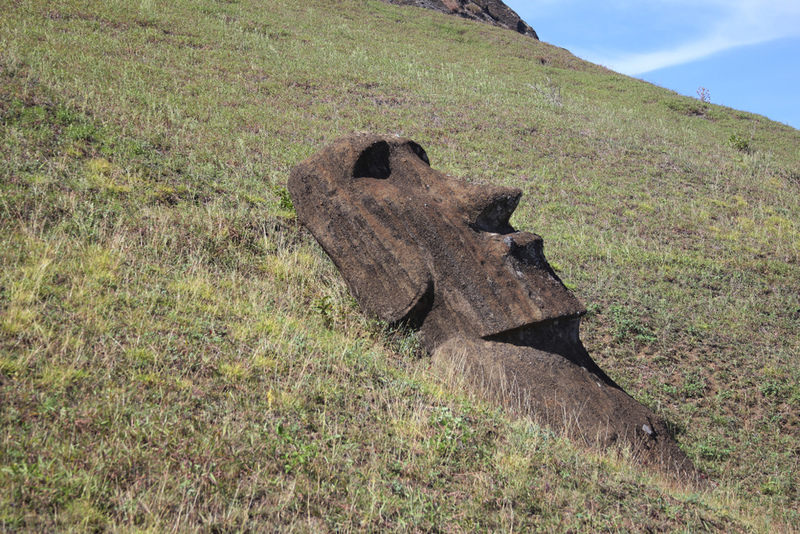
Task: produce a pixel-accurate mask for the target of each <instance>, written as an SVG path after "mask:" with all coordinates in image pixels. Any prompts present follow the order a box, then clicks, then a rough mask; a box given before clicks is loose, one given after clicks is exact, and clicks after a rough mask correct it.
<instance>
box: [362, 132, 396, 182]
mask: <svg viewBox="0 0 800 534" xmlns="http://www.w3.org/2000/svg"><path fill="white" fill-rule="evenodd" d="M389 152H390V150H389V143H387V142H386V141H378V142H377V143H373V144H371V145H370V146H368V147H367V148H366V149H364V151H363V152H362V153H361V155H360V156H358V160H357V161H356V164H355V166H354V167H353V178H377V179H378V180H385V179H386V178H388V177H389V175H390V174H392V167H391V165H390V164H389Z"/></svg>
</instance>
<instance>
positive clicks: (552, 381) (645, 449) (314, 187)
mask: <svg viewBox="0 0 800 534" xmlns="http://www.w3.org/2000/svg"><path fill="white" fill-rule="evenodd" d="M289 192H290V194H291V196H292V200H293V202H294V205H295V208H296V210H297V214H298V217H299V219H300V221H301V222H302V223H303V224H304V225H305V226H306V227H307V228H308V229H309V230H310V231H311V233H312V234H313V235H314V237H315V238H316V240H317V241H318V242H319V243H320V245H321V246H322V247H323V249H324V250H325V251H326V253H327V254H328V255H329V256H330V257H331V259H332V260H333V262H334V263H335V264H336V266H337V267H338V269H339V271H340V272H341V273H342V275H343V276H344V279H345V281H346V282H347V284H348V286H349V288H350V290H351V292H352V293H353V295H354V297H355V298H356V300H357V301H358V303H359V305H360V306H361V307H362V308H363V309H364V310H365V311H367V312H369V313H371V314H374V315H375V316H377V317H379V318H381V319H383V320H385V321H388V322H390V323H400V322H403V323H406V324H409V325H411V326H412V327H415V328H418V329H419V330H420V333H421V337H422V340H423V343H424V345H425V347H426V349H427V350H428V351H429V352H430V353H431V354H432V356H433V360H434V362H435V363H436V364H437V366H438V367H439V368H441V369H443V370H449V372H456V374H457V375H458V376H461V377H462V378H463V379H464V380H465V381H466V382H468V383H470V384H471V385H472V386H473V387H476V388H478V389H480V390H482V391H483V392H484V393H485V394H486V395H488V396H490V397H492V398H496V399H498V400H499V401H500V402H502V403H503V404H505V405H507V406H510V407H512V408H515V409H517V408H518V409H519V410H520V411H521V413H525V414H529V415H531V416H534V417H537V418H539V419H541V420H542V421H544V422H546V423H547V424H550V425H551V426H553V427H558V428H563V429H564V430H565V431H567V432H569V433H570V434H571V435H574V436H577V437H582V438H584V439H586V440H588V441H590V442H595V443H599V444H601V445H603V446H605V445H609V444H612V443H622V444H625V445H628V446H631V447H632V448H633V449H634V451H635V453H636V455H637V456H638V457H640V458H642V459H643V461H646V462H648V463H651V464H654V465H659V466H664V467H666V468H668V469H670V470H675V471H679V472H683V473H690V472H693V467H692V465H691V463H690V462H689V461H688V459H687V458H686V456H685V455H683V453H682V452H681V451H680V449H679V448H678V446H677V444H675V442H674V441H673V440H672V439H671V438H670V437H669V435H668V433H667V429H666V425H665V424H664V422H663V421H662V420H661V419H660V418H658V417H657V416H656V415H655V414H653V413H652V412H650V410H648V409H647V408H646V407H644V406H642V405H641V404H639V403H637V402H636V401H635V400H634V399H633V398H631V397H630V396H628V395H627V394H626V393H625V392H624V391H623V390H622V389H621V388H620V387H619V386H618V385H617V384H616V383H614V381H613V380H611V378H609V377H608V376H607V375H606V374H605V373H604V372H603V371H602V370H601V369H600V368H599V367H598V366H597V364H596V363H595V362H594V361H593V360H592V358H591V357H590V356H589V354H588V352H587V351H586V349H585V348H584V347H583V344H582V343H581V341H580V338H579V325H580V317H581V316H582V315H583V314H584V313H585V308H584V306H583V304H581V303H580V302H579V301H578V300H577V299H576V298H575V297H574V296H573V295H572V293H571V292H570V291H569V290H568V289H567V288H566V287H565V286H564V284H563V283H562V282H561V280H559V278H558V276H556V274H555V273H554V272H553V270H552V269H551V268H550V266H549V264H548V263H547V260H546V259H545V257H544V253H543V247H542V238H541V237H539V236H538V235H535V234H532V233H527V232H517V231H516V230H514V228H512V227H511V225H510V224H509V218H510V217H511V214H512V213H513V211H514V209H515V208H516V207H517V203H518V202H519V199H520V196H521V194H522V192H521V191H520V190H519V189H517V188H513V187H503V186H496V185H479V184H475V183H470V182H466V181H463V180H459V179H456V178H453V177H450V176H447V175H445V174H444V173H442V172H439V171H437V170H435V169H433V168H431V166H430V163H429V160H428V156H427V154H426V153H425V151H424V150H423V149H422V147H420V146H419V145H418V144H417V143H415V142H413V141H411V140H408V139H403V138H400V137H397V136H377V135H371V134H356V135H352V136H349V137H346V138H344V139H340V140H339V141H336V142H335V143H333V144H331V145H329V146H327V147H326V148H324V149H323V150H322V151H320V152H319V153H318V154H316V155H314V156H312V157H310V158H308V159H307V160H305V161H303V162H302V163H300V164H299V165H297V166H296V167H295V168H294V169H293V170H292V172H291V175H290V178H289ZM642 429H649V430H648V431H644V430H642Z"/></svg>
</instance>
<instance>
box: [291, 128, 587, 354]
mask: <svg viewBox="0 0 800 534" xmlns="http://www.w3.org/2000/svg"><path fill="white" fill-rule="evenodd" d="M289 191H290V193H291V195H292V199H293V201H294V203H295V207H296V209H297V213H298V215H299V217H300V220H301V221H302V222H303V224H305V225H306V226H307V227H308V228H309V230H310V231H311V233H312V234H313V235H314V237H316V239H317V241H319V243H320V244H321V245H322V247H323V248H324V249H325V251H326V252H327V253H328V255H329V256H330V257H331V259H333V262H334V263H335V264H336V265H337V267H338V268H339V270H340V271H341V272H342V275H343V276H344V278H345V280H346V281H347V284H348V286H349V287H350V289H351V291H352V293H353V295H354V296H355V298H356V300H357V301H358V302H359V304H360V305H361V306H362V307H363V308H364V309H365V310H367V311H369V312H371V313H373V314H375V315H377V316H378V317H380V318H381V319H383V320H386V321H389V322H399V321H407V322H409V323H411V324H414V325H418V326H419V327H420V328H421V331H422V334H423V339H424V341H425V343H426V345H427V346H428V348H429V349H433V348H435V346H436V345H437V344H438V343H439V342H441V341H443V340H445V339H447V338H448V337H450V336H451V335H453V334H456V333H461V334H465V335H468V336H470V337H487V336H492V335H496V334H499V333H502V332H507V331H511V330H515V329H518V328H522V327H525V326H527V325H530V324H534V323H541V322H544V321H548V320H552V319H556V318H560V317H578V316H579V315H581V314H583V313H584V312H585V309H584V307H583V305H582V304H581V303H580V302H578V300H577V299H576V298H575V297H574V296H573V295H572V294H571V293H570V292H569V291H568V290H567V288H566V287H564V284H562V283H561V281H560V280H559V279H558V277H557V276H556V274H555V273H554V272H553V270H552V269H551V268H550V266H549V265H548V263H547V261H546V260H545V258H544V254H543V252H542V239H541V238H540V237H539V236H537V235H534V234H530V233H525V232H515V231H514V229H513V228H511V226H510V225H509V224H508V220H509V217H511V213H512V212H513V211H514V209H515V208H516V207H517V203H518V202H519V199H520V196H521V195H522V192H521V191H520V190H519V189H516V188H512V187H501V186H489V185H476V184H471V183H468V182H464V181H462V180H457V179H455V178H450V177H448V176H446V175H444V174H443V173H441V172H439V171H436V170H434V169H432V168H431V167H430V165H429V164H428V157H427V155H426V154H425V151H424V150H423V149H422V148H421V147H420V146H419V145H418V144H416V143H414V142H413V141H410V140H407V139H401V138H399V137H378V136H374V135H357V136H352V137H349V138H347V139H344V140H341V141H338V142H336V143H334V144H333V145H332V146H329V147H328V148H326V149H324V150H323V151H322V152H321V153H320V154H319V155H318V156H317V157H315V158H312V159H311V160H307V161H305V162H303V163H301V164H300V165H298V166H297V167H296V168H295V169H294V170H293V171H292V174H291V178H290V181H289Z"/></svg>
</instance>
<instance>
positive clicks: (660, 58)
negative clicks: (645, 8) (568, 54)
mask: <svg viewBox="0 0 800 534" xmlns="http://www.w3.org/2000/svg"><path fill="white" fill-rule="evenodd" d="M658 3H660V4H662V5H663V6H664V8H665V9H673V10H674V9H685V10H686V17H687V20H688V19H689V18H690V17H691V16H692V14H691V11H692V10H693V9H697V8H701V9H706V10H708V9H709V8H711V9H714V10H718V11H719V17H718V18H717V19H716V20H715V21H714V22H713V23H710V24H709V26H708V29H707V31H705V32H704V33H703V35H698V36H696V37H694V38H693V39H691V40H684V41H682V42H677V43H675V44H674V45H673V46H671V47H668V48H664V49H661V50H654V51H649V52H627V51H620V52H616V53H610V54H606V55H604V56H600V55H599V54H597V53H592V52H590V51H588V50H587V51H585V53H581V52H582V51H580V50H574V52H576V53H577V54H578V55H580V56H581V57H583V58H585V59H587V60H589V61H592V62H594V63H599V64H601V65H605V66H607V67H609V68H611V69H613V70H616V71H618V72H622V73H624V74H630V75H639V74H643V73H646V72H650V71H653V70H657V69H661V68H665V67H671V66H675V65H681V64H685V63H689V62H692V61H696V60H698V59H702V58H704V57H708V56H710V55H712V54H715V53H718V52H722V51H724V50H728V49H731V48H734V47H738V46H746V45H752V44H758V43H764V42H767V41H772V40H775V39H781V38H784V37H794V36H800V2H798V1H797V0H776V1H773V2H770V3H769V4H765V3H764V2H763V0H706V1H705V2H703V1H700V0H694V1H687V0H661V1H660V2H658ZM636 5H639V6H641V5H642V4H641V2H640V1H636V0H622V1H620V2H617V3H616V6H617V7H618V8H619V9H635V7H636ZM648 5H649V6H653V4H652V3H649V4H648Z"/></svg>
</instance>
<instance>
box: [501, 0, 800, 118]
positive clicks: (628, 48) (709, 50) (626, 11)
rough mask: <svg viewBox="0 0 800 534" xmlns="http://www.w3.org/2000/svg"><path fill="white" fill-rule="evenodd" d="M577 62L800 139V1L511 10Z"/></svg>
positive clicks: (672, 0)
mask: <svg viewBox="0 0 800 534" xmlns="http://www.w3.org/2000/svg"><path fill="white" fill-rule="evenodd" d="M504 1H505V3H506V5H508V6H509V7H510V8H511V9H513V10H514V11H516V12H517V14H519V16H520V17H522V19H523V20H525V22H527V23H528V24H530V25H531V26H532V27H533V29H535V30H536V33H538V34H539V38H540V39H541V40H542V41H544V42H546V43H550V44H552V45H555V46H559V47H562V48H566V49H567V50H569V51H570V52H572V53H573V54H575V55H576V56H578V57H581V58H583V59H585V60H587V61H591V62H592V63H597V64H600V65H603V66H605V67H608V68H610V69H612V70H615V71H617V72H620V73H622V74H627V75H629V76H634V77H636V78H641V79H643V80H646V81H648V82H651V83H655V84H657V85H659V86H661V87H666V88H667V89H672V90H674V91H677V92H679V93H681V94H684V95H688V96H693V97H697V90H698V89H699V88H700V87H705V88H706V89H707V91H708V94H709V96H710V101H711V102H712V103H714V104H721V105H723V106H729V107H732V108H735V109H740V110H744V111H750V112H753V113H758V114H759V115H765V116H767V117H769V118H770V119H772V120H775V121H778V122H782V123H784V124H788V125H789V126H792V127H794V128H798V129H800V0H770V1H764V0H648V1H643V0H611V1H608V2H597V1H587V0H504Z"/></svg>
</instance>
